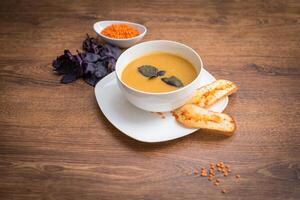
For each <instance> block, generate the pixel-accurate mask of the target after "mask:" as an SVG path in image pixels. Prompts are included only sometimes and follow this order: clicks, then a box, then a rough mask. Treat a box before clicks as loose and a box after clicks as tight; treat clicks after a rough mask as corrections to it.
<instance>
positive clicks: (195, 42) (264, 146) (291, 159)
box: [0, 0, 300, 200]
mask: <svg viewBox="0 0 300 200" xmlns="http://www.w3.org/2000/svg"><path fill="white" fill-rule="evenodd" d="M107 19H120V20H128V21H134V22H138V23H142V24H144V25H145V26H147V27H148V30H149V32H148V34H147V35H146V37H145V38H144V40H143V41H147V40H154V39H168V40H176V41H179V42H183V43H185V44H187V45H189V46H191V47H192V48H194V49H196V50H197V52H198V53H199V54H200V55H201V56H202V58H203V60H204V63H205V67H206V69H208V70H209V71H210V72H211V73H213V74H214V75H215V76H216V77H217V78H225V79H229V80H232V81H235V82H236V83H238V85H239V86H240V90H239V92H238V93H237V94H236V95H233V96H232V97H231V98H230V103H229V106H228V107H227V109H226V113H229V114H231V115H232V116H234V117H235V119H236V121H237V125H238V130H237V132H236V134H235V135H234V136H233V137H230V138H223V137H218V136H215V135H214V134H211V133H207V132H202V131H199V132H196V133H194V134H192V135H189V136H187V137H184V138H182V139H178V140H174V141H171V142H165V143H159V144H144V143H140V142H137V141H135V140H133V139H130V138H128V137H126V136H125V135H123V134H122V133H121V132H119V131H118V130H117V129H116V128H114V127H113V126H112V125H111V124H110V123H109V122H108V121H107V120H106V119H105V117H104V116H103V114H102V113H101V111H100V109H99V108H98V106H97V103H96V100H95V96H94V90H93V88H92V87H90V86H88V85H87V84H85V83H84V82H83V81H77V82H76V83H74V84H70V85H62V84H60V83H59V79H60V77H58V76H56V75H54V74H53V73H52V71H51V70H52V69H51V63H52V60H53V59H54V58H55V57H56V56H57V55H60V54H61V53H62V52H63V50H64V49H65V48H68V49H70V50H72V51H73V52H75V50H76V49H78V48H80V46H81V42H82V40H83V39H84V36H85V34H86V33H89V34H90V35H95V33H94V32H93V29H92V25H93V23H94V22H96V21H98V20H107ZM0 27H1V28H0V35H1V37H0V45H1V49H0V94H1V95H0V199H1V200H2V199H3V200H10V199H14V200H15V199H16V200H19V199H22V200H23V199H30V200H35V199H44V200H48V199H70V200H74V199H91V200H95V199H149V200H152V199H299V198H300V180H299V179H300V131H299V126H300V89H299V88H300V87H299V86H300V2H299V1H298V0H294V1H283V0H282V1H271V0H270V1H261V0H257V1H242V0H240V1H239V0H236V1H206V0H202V1H178V2H175V1H168V0H164V1H160V0H157V1H156V0H155V1H138V0H126V1H111V0H109V1H91V0H84V1H71V0H70V1H65V0H62V1H51V0H44V1H43V0H42V1H34V0H32V1H17V0H2V1H1V2H0ZM148 128H151V127H148ZM216 161H223V162H225V163H228V164H229V165H230V166H231V169H232V172H233V174H235V173H239V174H240V175H241V178H240V179H239V180H236V179H235V178H234V176H229V177H228V178H226V179H225V178H221V185H220V186H219V187H216V186H214V185H213V184H212V183H211V182H209V181H207V179H206V178H201V177H199V176H195V175H189V174H190V173H192V172H194V170H195V169H199V168H200V167H201V166H207V165H208V164H209V163H210V162H216ZM221 188H225V189H226V190H227V191H228V193H227V194H222V193H221V192H220V190H221Z"/></svg>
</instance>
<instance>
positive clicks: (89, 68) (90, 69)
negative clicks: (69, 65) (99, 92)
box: [84, 63, 96, 74]
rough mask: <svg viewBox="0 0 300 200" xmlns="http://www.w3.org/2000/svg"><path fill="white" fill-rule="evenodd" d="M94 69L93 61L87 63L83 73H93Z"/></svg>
mask: <svg viewBox="0 0 300 200" xmlns="http://www.w3.org/2000/svg"><path fill="white" fill-rule="evenodd" d="M95 71H96V64H95V63H87V65H86V68H85V71H84V73H85V74H89V73H91V74H93V73H94V72H95Z"/></svg>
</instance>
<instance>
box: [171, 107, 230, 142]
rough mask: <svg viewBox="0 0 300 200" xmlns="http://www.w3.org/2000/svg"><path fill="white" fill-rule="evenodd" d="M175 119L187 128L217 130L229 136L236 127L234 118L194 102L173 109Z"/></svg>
mask: <svg viewBox="0 0 300 200" xmlns="http://www.w3.org/2000/svg"><path fill="white" fill-rule="evenodd" d="M173 115H174V116H175V118H176V120H177V121H178V122H179V123H181V124H183V125H184V126H185V127H188V128H201V129H208V130H214V131H219V132H220V133H222V134H223V135H227V136H230V135H232V134H233V132H234V131H235V129H236V126H235V122H234V120H233V119H232V118H231V117H230V116H229V115H227V114H224V113H217V112H213V111H209V110H207V109H205V108H201V107H199V106H197V105H194V104H186V105H184V106H182V107H181V108H178V109H177V110H175V111H173Z"/></svg>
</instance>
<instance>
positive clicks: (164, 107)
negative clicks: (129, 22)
mask: <svg viewBox="0 0 300 200" xmlns="http://www.w3.org/2000/svg"><path fill="white" fill-rule="evenodd" d="M156 51H160V52H167V53H172V54H176V55H178V56H181V57H183V58H185V59H187V60H188V61H190V62H191V63H192V64H193V65H194V67H195V68H196V71H197V73H198V75H197V77H196V79H195V80H193V81H192V82H191V83H190V84H188V85H186V86H184V87H182V88H180V89H177V90H174V91H171V92H163V93H150V92H143V91H139V90H136V89H134V88H132V87H130V86H128V85H126V84H125V83H124V82H123V81H122V79H121V76H122V72H123V70H124V69H125V67H126V66H127V65H128V64H129V63H130V62H131V61H133V60H135V59H137V58H139V57H141V56H143V55H145V54H149V53H152V52H156ZM202 68H203V63H202V60H201V58H200V56H199V55H198V54H197V53H196V52H195V51H194V50H193V49H192V48H190V47H188V46H186V45H184V44H181V43H178V42H173V41H168V40H153V41H149V42H143V43H140V44H137V45H135V46H133V47H131V48H129V49H127V50H126V51H124V52H123V53H122V54H121V56H120V57H119V59H118V60H117V63H116V74H117V82H118V85H119V87H120V89H121V91H122V92H123V94H124V95H125V97H126V98H127V99H128V101H129V102H131V103H132V104H133V105H135V106H136V107H138V108H141V109H143V110H146V111H152V112H167V111H171V110H174V109H176V108H178V107H180V106H182V105H183V104H184V103H185V102H186V101H187V100H188V99H189V98H191V96H192V95H193V93H194V91H195V90H196V89H197V88H198V87H199V85H200V72H201V70H202Z"/></svg>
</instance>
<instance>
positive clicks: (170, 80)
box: [161, 76, 183, 88]
mask: <svg viewBox="0 0 300 200" xmlns="http://www.w3.org/2000/svg"><path fill="white" fill-rule="evenodd" d="M161 80H162V81H163V82H165V83H166V84H168V85H171V86H175V87H178V88H180V87H183V83H182V82H181V80H179V79H178V78H177V77H176V76H171V77H168V78H161Z"/></svg>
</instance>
